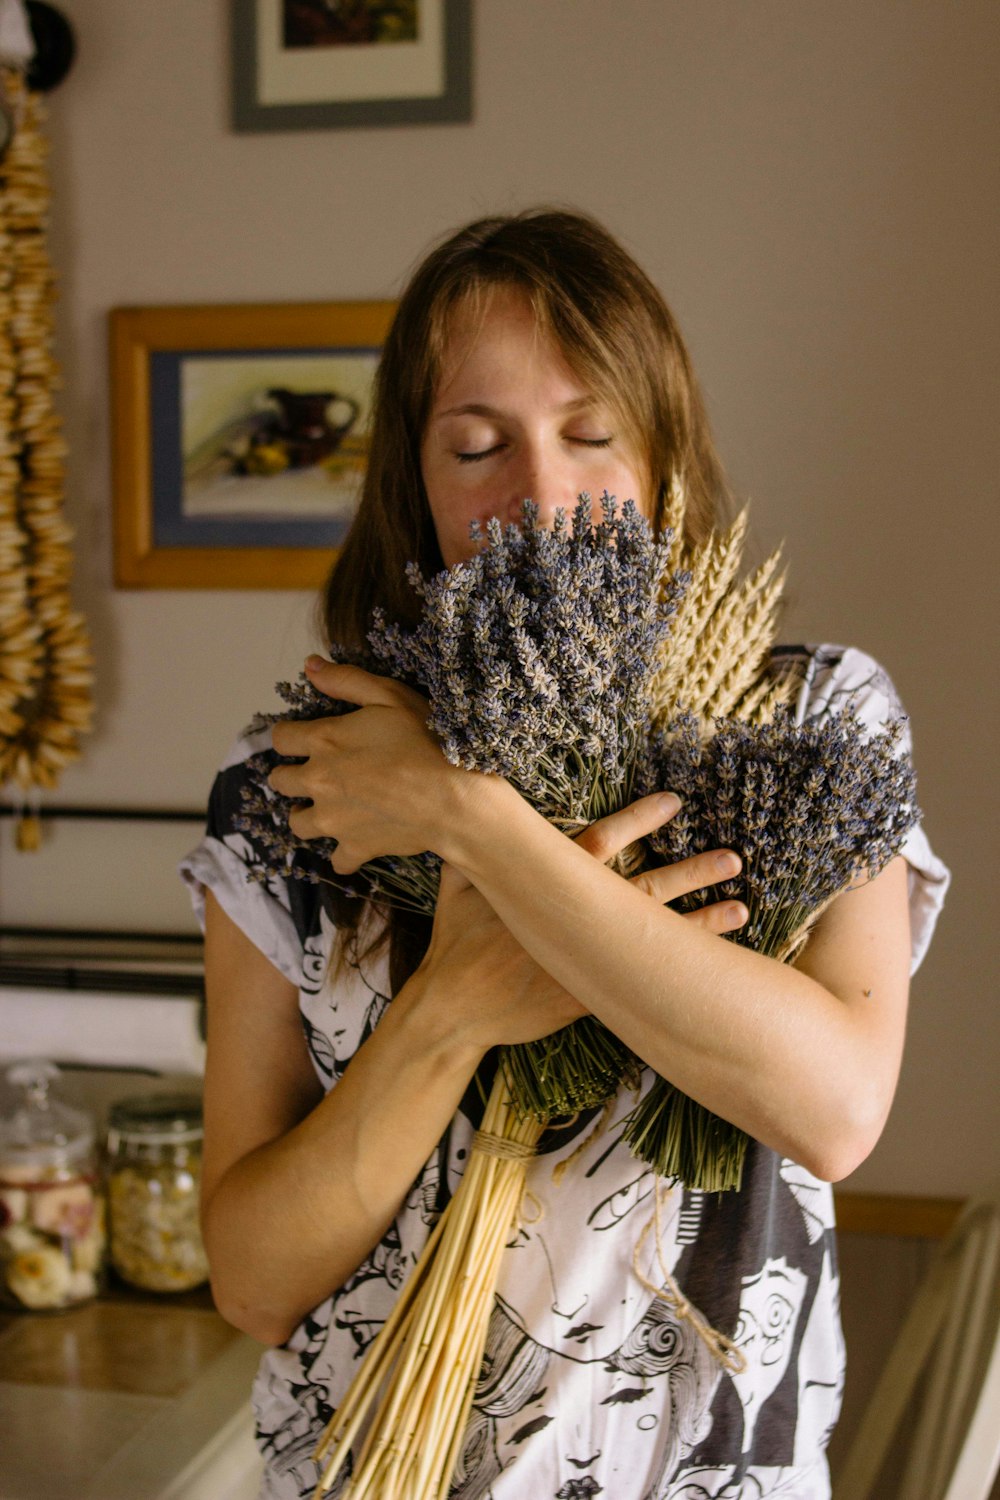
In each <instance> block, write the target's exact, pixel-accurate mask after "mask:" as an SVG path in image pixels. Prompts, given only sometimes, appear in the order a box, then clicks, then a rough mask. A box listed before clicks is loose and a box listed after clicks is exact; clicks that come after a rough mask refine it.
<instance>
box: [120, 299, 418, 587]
mask: <svg viewBox="0 0 1000 1500" xmlns="http://www.w3.org/2000/svg"><path fill="white" fill-rule="evenodd" d="M394 312H395V303H393V302H310V303H274V304H259V305H258V304H246V305H234V306H214V307H122V308H115V309H114V310H113V311H112V313H111V317H110V334H111V411H112V444H113V488H114V555H115V583H116V584H117V585H118V586H119V587H122V588H199V589H219V588H240V589H275V588H279V589H285V588H288V589H293V588H294V589H314V588H316V587H318V586H319V585H320V584H321V583H322V582H323V580H324V578H325V577H326V575H327V573H328V571H329V568H330V566H331V564H332V562H333V560H334V558H335V556H336V553H337V547H338V545H339V543H340V541H341V540H342V539H343V536H344V534H345V533H346V530H347V526H348V525H349V523H350V518H351V515H352V514H353V511H354V507H355V505H356V497H357V494H358V492H359V491H360V485H361V480H362V478H363V474H364V463H365V458H366V454H367V425H368V418H369V415H370V401H371V388H372V382H373V379H374V373H375V369H376V366H377V364H378V359H379V355H380V353H381V348H382V343H383V341H384V338H385V335H386V332H387V330H388V328H389V324H390V322H391V320H392V316H393V313H394Z"/></svg>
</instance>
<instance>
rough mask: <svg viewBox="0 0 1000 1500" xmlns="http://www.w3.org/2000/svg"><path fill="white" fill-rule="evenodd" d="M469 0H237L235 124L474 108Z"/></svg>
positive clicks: (384, 117)
mask: <svg viewBox="0 0 1000 1500" xmlns="http://www.w3.org/2000/svg"><path fill="white" fill-rule="evenodd" d="M471 26H472V21H471V0H232V65H233V94H232V97H233V127H234V129H236V130H310V129H321V130H328V129H331V128H335V127H343V126H358V125H425V124H433V123H437V122H440V121H448V120H468V119H471V116H472V85H471Z"/></svg>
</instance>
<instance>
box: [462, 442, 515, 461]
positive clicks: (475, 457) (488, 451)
mask: <svg viewBox="0 0 1000 1500" xmlns="http://www.w3.org/2000/svg"><path fill="white" fill-rule="evenodd" d="M505 447H506V444H505V443H494V444H493V446H492V448H480V449H479V450H478V451H475V452H472V453H459V452H456V454H455V457H456V458H457V459H458V461H459V463H460V464H477V463H480V462H481V461H482V460H483V459H484V458H492V457H493V456H494V454H496V453H499V452H501V450H502V449H503V448H505Z"/></svg>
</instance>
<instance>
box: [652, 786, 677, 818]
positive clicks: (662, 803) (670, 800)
mask: <svg viewBox="0 0 1000 1500" xmlns="http://www.w3.org/2000/svg"><path fill="white" fill-rule="evenodd" d="M656 805H657V808H658V810H659V811H660V812H661V813H662V814H663V816H664V817H665V818H672V817H673V815H674V813H676V812H680V810H681V799H680V798H679V797H678V795H677V793H676V792H664V793H663V795H662V796H661V797H660V798H659V799H658V801H657V804H656Z"/></svg>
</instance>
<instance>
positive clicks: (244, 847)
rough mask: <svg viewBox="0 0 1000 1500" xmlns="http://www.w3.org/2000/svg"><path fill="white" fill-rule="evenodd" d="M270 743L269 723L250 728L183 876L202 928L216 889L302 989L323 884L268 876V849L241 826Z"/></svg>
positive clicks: (217, 785)
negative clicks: (258, 758)
mask: <svg viewBox="0 0 1000 1500" xmlns="http://www.w3.org/2000/svg"><path fill="white" fill-rule="evenodd" d="M270 748H271V730H270V726H267V725H265V726H263V727H261V728H253V729H251V730H248V731H247V732H246V733H244V734H243V735H241V736H240V738H239V739H238V740H237V741H236V743H235V744H234V745H233V747H232V749H231V750H230V752H229V754H228V755H227V756H226V759H225V761H224V762H223V764H222V766H221V767H220V769H219V773H218V775H217V776H216V778H215V782H214V783H213V786H212V791H211V795H210V797H209V803H208V816H207V820H206V827H205V834H204V837H203V838H202V840H201V842H200V843H199V844H198V845H197V846H196V847H195V848H194V849H192V850H191V852H190V853H189V854H187V855H185V857H184V859H183V860H182V861H181V864H180V875H181V879H182V880H183V881H184V882H185V884H186V885H187V886H188V889H189V891H190V893H191V900H192V904H193V906H194V909H195V913H196V915H197V917H198V920H199V922H200V923H201V925H202V928H204V925H205V892H206V891H211V892H212V894H213V896H214V897H215V899H216V900H217V901H218V903H219V905H220V906H221V907H222V909H223V911H224V912H225V913H226V915H227V916H228V917H229V918H230V919H231V920H232V921H233V922H235V923H236V925H237V927H239V928H240V930H241V931H242V932H243V933H245V934H246V936H247V937H248V938H249V939H250V941H251V942H252V943H253V944H254V945H255V947H257V948H259V949H260V951H261V952H262V953H263V954H264V957H265V958H267V959H269V960H270V962H271V963H272V964H273V965H274V967H275V968H276V969H278V970H279V972H280V973H282V974H283V975H284V976H285V978H286V979H290V980H291V981H292V983H293V984H295V985H296V986H298V985H299V984H300V983H301V980H302V973H303V963H304V961H305V956H306V947H307V942H308V939H309V937H310V935H311V934H312V933H313V932H314V931H315V930H318V928H319V925H320V915H319V901H318V898H317V896H316V888H315V887H314V886H312V885H310V884H308V882H304V881H299V880H296V881H285V880H282V879H281V878H280V877H277V876H274V875H268V874H265V863H264V859H263V852H262V850H261V849H260V848H259V846H258V845H257V844H256V843H255V841H254V839H253V838H252V837H251V836H250V835H249V834H247V833H245V832H241V831H240V830H239V829H238V827H237V823H238V821H239V818H240V814H241V812H242V810H243V796H242V794H243V789H244V788H246V787H249V785H250V781H249V776H248V772H247V761H248V760H249V758H250V757H251V756H252V755H256V754H259V753H260V752H261V751H263V750H269V749H270ZM261 876H263V877H264V878H263V879H262V878H261Z"/></svg>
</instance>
